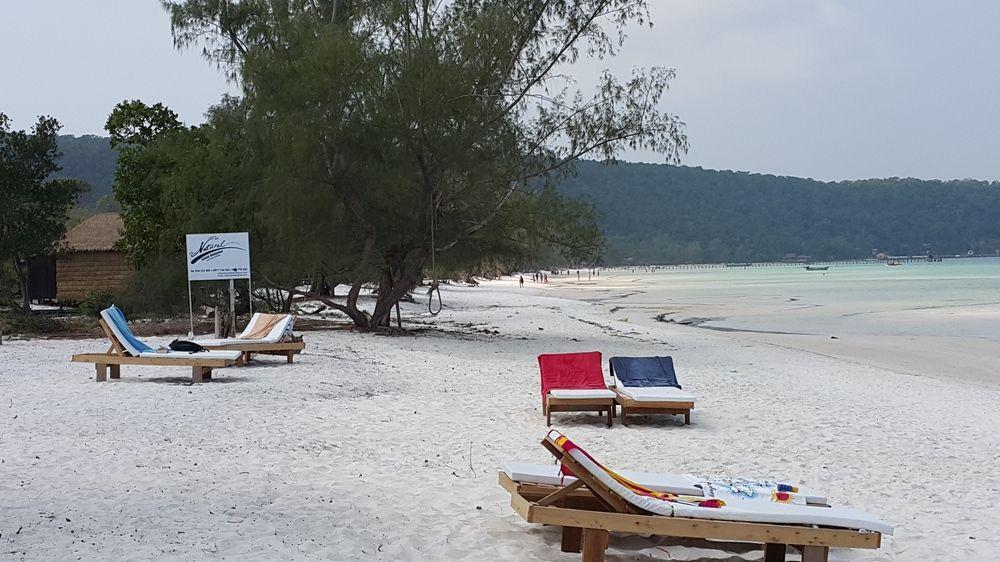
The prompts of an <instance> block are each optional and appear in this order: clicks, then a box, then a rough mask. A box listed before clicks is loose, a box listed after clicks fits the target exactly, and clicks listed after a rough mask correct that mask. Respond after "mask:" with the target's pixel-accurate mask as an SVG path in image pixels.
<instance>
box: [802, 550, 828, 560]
mask: <svg viewBox="0 0 1000 562" xmlns="http://www.w3.org/2000/svg"><path fill="white" fill-rule="evenodd" d="M829 556H830V547H827V546H804V547H802V562H827V559H828V557H829Z"/></svg>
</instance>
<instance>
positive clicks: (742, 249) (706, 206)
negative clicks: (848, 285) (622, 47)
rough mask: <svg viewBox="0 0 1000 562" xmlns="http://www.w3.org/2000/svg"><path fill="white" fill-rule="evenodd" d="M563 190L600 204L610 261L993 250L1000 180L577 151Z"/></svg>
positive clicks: (999, 231)
mask: <svg viewBox="0 0 1000 562" xmlns="http://www.w3.org/2000/svg"><path fill="white" fill-rule="evenodd" d="M578 172H579V173H578V175H577V176H576V177H575V178H572V179H570V180H569V181H567V182H565V184H564V185H563V187H562V189H563V191H564V192H566V193H567V194H569V195H578V196H581V197H584V198H586V199H589V200H590V201H592V202H593V203H594V204H595V205H596V206H597V208H598V209H599V210H600V212H601V215H602V217H601V219H600V223H601V225H602V227H603V228H604V232H605V234H606V235H607V238H608V253H607V256H606V259H607V261H608V262H609V263H622V262H623V261H624V260H626V259H627V258H629V257H631V258H633V260H634V262H636V263H642V262H645V263H676V262H728V261H763V260H775V259H781V258H782V257H783V256H785V255H786V254H788V253H797V254H805V255H810V256H812V257H813V258H815V259H835V258H853V257H866V256H870V255H871V252H872V249H874V248H878V249H879V250H880V251H885V252H888V253H890V254H922V253H924V252H925V251H926V250H928V249H930V250H933V251H935V252H937V253H940V254H957V253H964V252H966V251H968V250H970V249H972V250H975V251H977V252H990V253H992V252H994V251H995V250H996V249H997V248H1000V220H998V216H1000V182H992V183H989V182H981V181H973V180H963V181H948V182H941V181H924V180H916V179H898V178H891V179H879V180H864V181H845V182H836V183H823V182H817V181H813V180H808V179H802V178H793V177H779V176H771V175H761V174H749V173H745V172H728V171H722V172H720V171H714V170H704V169H702V168H689V167H683V166H681V167H678V166H667V165H655V164H619V165H613V166H604V165H601V164H597V163H594V162H582V163H580V165H579V167H578Z"/></svg>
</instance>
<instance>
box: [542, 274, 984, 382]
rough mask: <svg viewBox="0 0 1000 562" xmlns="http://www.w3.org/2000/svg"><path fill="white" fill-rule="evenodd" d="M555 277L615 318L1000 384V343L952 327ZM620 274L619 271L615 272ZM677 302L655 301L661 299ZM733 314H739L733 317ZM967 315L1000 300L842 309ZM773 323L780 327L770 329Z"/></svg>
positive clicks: (559, 292)
mask: <svg viewBox="0 0 1000 562" xmlns="http://www.w3.org/2000/svg"><path fill="white" fill-rule="evenodd" d="M560 277H562V276H559V277H552V278H550V279H554V280H555V281H552V282H550V283H549V284H548V285H547V286H541V287H539V288H540V290H541V291H542V292H544V293H546V294H552V295H555V296H559V297H563V298H568V299H576V300H580V301H582V302H587V303H590V304H593V305H596V306H599V307H602V308H603V309H604V310H605V311H606V313H607V314H608V315H610V316H612V317H614V318H617V319H620V320H625V321H627V322H629V323H634V324H637V325H644V326H649V325H653V324H661V325H674V326H678V327H681V328H690V329H699V330H702V331H705V332H712V333H716V334H718V335H720V336H727V337H730V338H732V339H733V341H734V342H740V341H753V342H756V343H761V344H766V345H774V346H778V347H782V348H788V349H794V350H799V351H804V352H809V353H814V354H816V355H819V356H823V357H832V358H837V359H841V360H844V361H849V362H853V363H857V364H861V365H866V366H871V367H878V368H883V369H887V370H891V371H894V372H898V373H901V374H906V375H914V376H920V377H928V378H935V379H941V380H962V381H965V382H968V383H973V384H976V385H979V386H984V387H989V388H1000V342H998V341H996V340H994V339H991V338H985V337H979V336H974V335H947V334H879V333H852V331H851V330H847V329H844V327H843V326H841V327H840V329H838V326H837V324H830V323H829V322H827V323H823V324H819V325H815V326H809V328H811V329H809V330H801V329H797V328H798V327H799V326H806V325H805V324H803V321H801V320H799V321H795V320H794V319H793V314H795V313H799V312H800V311H802V310H808V309H818V308H822V307H823V306H824V305H822V304H816V303H810V302H805V301H804V300H803V299H802V298H800V297H780V298H779V297H778V296H777V295H775V296H774V297H773V298H769V300H767V301H761V302H746V300H745V299H742V298H740V297H739V296H737V295H736V294H734V293H733V290H729V289H726V288H724V287H720V288H719V289H718V292H719V293H720V294H724V295H725V296H724V297H718V298H715V299H713V300H704V299H702V300H700V301H699V300H698V299H690V298H689V299H687V300H683V299H677V298H673V297H670V296H665V294H664V293H665V291H666V289H664V288H663V287H659V286H657V284H656V280H655V279H654V280H650V279H649V278H648V276H647V277H645V278H644V277H641V276H639V277H636V278H634V279H625V278H621V277H622V276H615V275H614V273H612V274H611V275H605V276H602V277H601V278H594V279H592V280H590V281H581V282H576V281H575V280H573V279H561V278H560ZM616 277H619V278H616ZM661 298H662V300H664V301H667V300H672V301H673V302H657V300H658V299H661ZM732 314H735V315H736V316H737V317H736V318H733V316H732ZM769 314H773V317H772V318H768V321H767V323H766V325H767V326H769V327H768V328H755V327H752V326H753V324H754V319H756V318H765V317H767V316H768V315H769ZM781 314H784V315H786V316H787V317H789V318H790V320H789V326H788V328H786V329H782V328H781V326H782V322H781V320H780V318H782V317H781V316H780V315H781ZM959 314H965V315H975V314H990V315H994V316H997V317H1000V305H998V304H997V303H995V302H984V303H973V304H969V303H949V304H940V305H929V306H915V307H911V308H907V309H905V310H900V311H894V310H888V311H887V310H864V311H850V312H845V313H843V314H842V315H840V316H838V318H839V319H848V320H841V323H844V324H846V323H847V322H850V321H852V320H851V319H853V318H864V319H865V320H869V319H872V320H871V322H877V321H879V320H880V319H881V318H886V317H888V318H893V317H904V316H906V317H908V318H913V319H915V320H914V321H913V322H914V323H916V322H917V321H919V320H921V319H926V321H927V323H928V324H933V322H934V321H935V320H934V319H936V318H941V316H940V315H947V316H951V317H953V316H954V315H959ZM770 326H775V328H773V329H772V328H770Z"/></svg>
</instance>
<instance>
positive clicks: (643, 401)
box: [608, 357, 695, 425]
mask: <svg viewBox="0 0 1000 562" xmlns="http://www.w3.org/2000/svg"><path fill="white" fill-rule="evenodd" d="M608 363H609V365H610V371H611V377H612V381H613V386H612V387H611V390H613V391H614V392H615V394H616V395H617V401H618V404H619V405H621V407H622V411H621V416H622V418H621V419H622V425H628V415H629V414H679V415H683V416H684V424H685V425H691V410H693V409H694V401H695V397H694V395H693V394H691V393H690V392H686V391H684V390H682V389H681V385H680V384H679V383H678V382H677V374H676V373H675V372H674V360H673V358H671V357H612V358H611V360H610V361H609V362H608Z"/></svg>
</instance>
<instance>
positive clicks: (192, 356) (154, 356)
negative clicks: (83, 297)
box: [72, 305, 240, 383]
mask: <svg viewBox="0 0 1000 562" xmlns="http://www.w3.org/2000/svg"><path fill="white" fill-rule="evenodd" d="M100 323H101V329H102V330H104V334H105V335H106V336H107V337H108V339H109V340H110V341H111V347H110V348H109V349H108V351H106V352H105V353H82V354H78V355H74V356H73V358H72V360H73V361H76V362H78V363H93V364H94V365H95V366H96V368H97V381H98V382H103V381H105V380H107V377H108V368H109V367H110V370H111V378H112V379H118V378H121V366H122V365H163V366H171V367H191V380H192V381H193V382H195V383H200V382H202V380H203V379H211V378H212V369H217V368H222V367H229V366H232V365H234V364H236V361H237V360H238V359H239V358H240V352H239V351H203V352H201V353H187V352H178V351H169V350H168V351H157V350H156V349H153V348H152V347H151V346H149V345H147V344H146V343H144V342H142V340H140V339H138V338H136V337H135V335H133V334H132V330H130V329H129V327H128V322H127V321H126V320H125V315H124V314H123V313H122V311H121V309H119V308H118V307H117V306H114V305H111V306H110V307H109V308H106V309H104V310H102V311H101V318H100Z"/></svg>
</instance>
